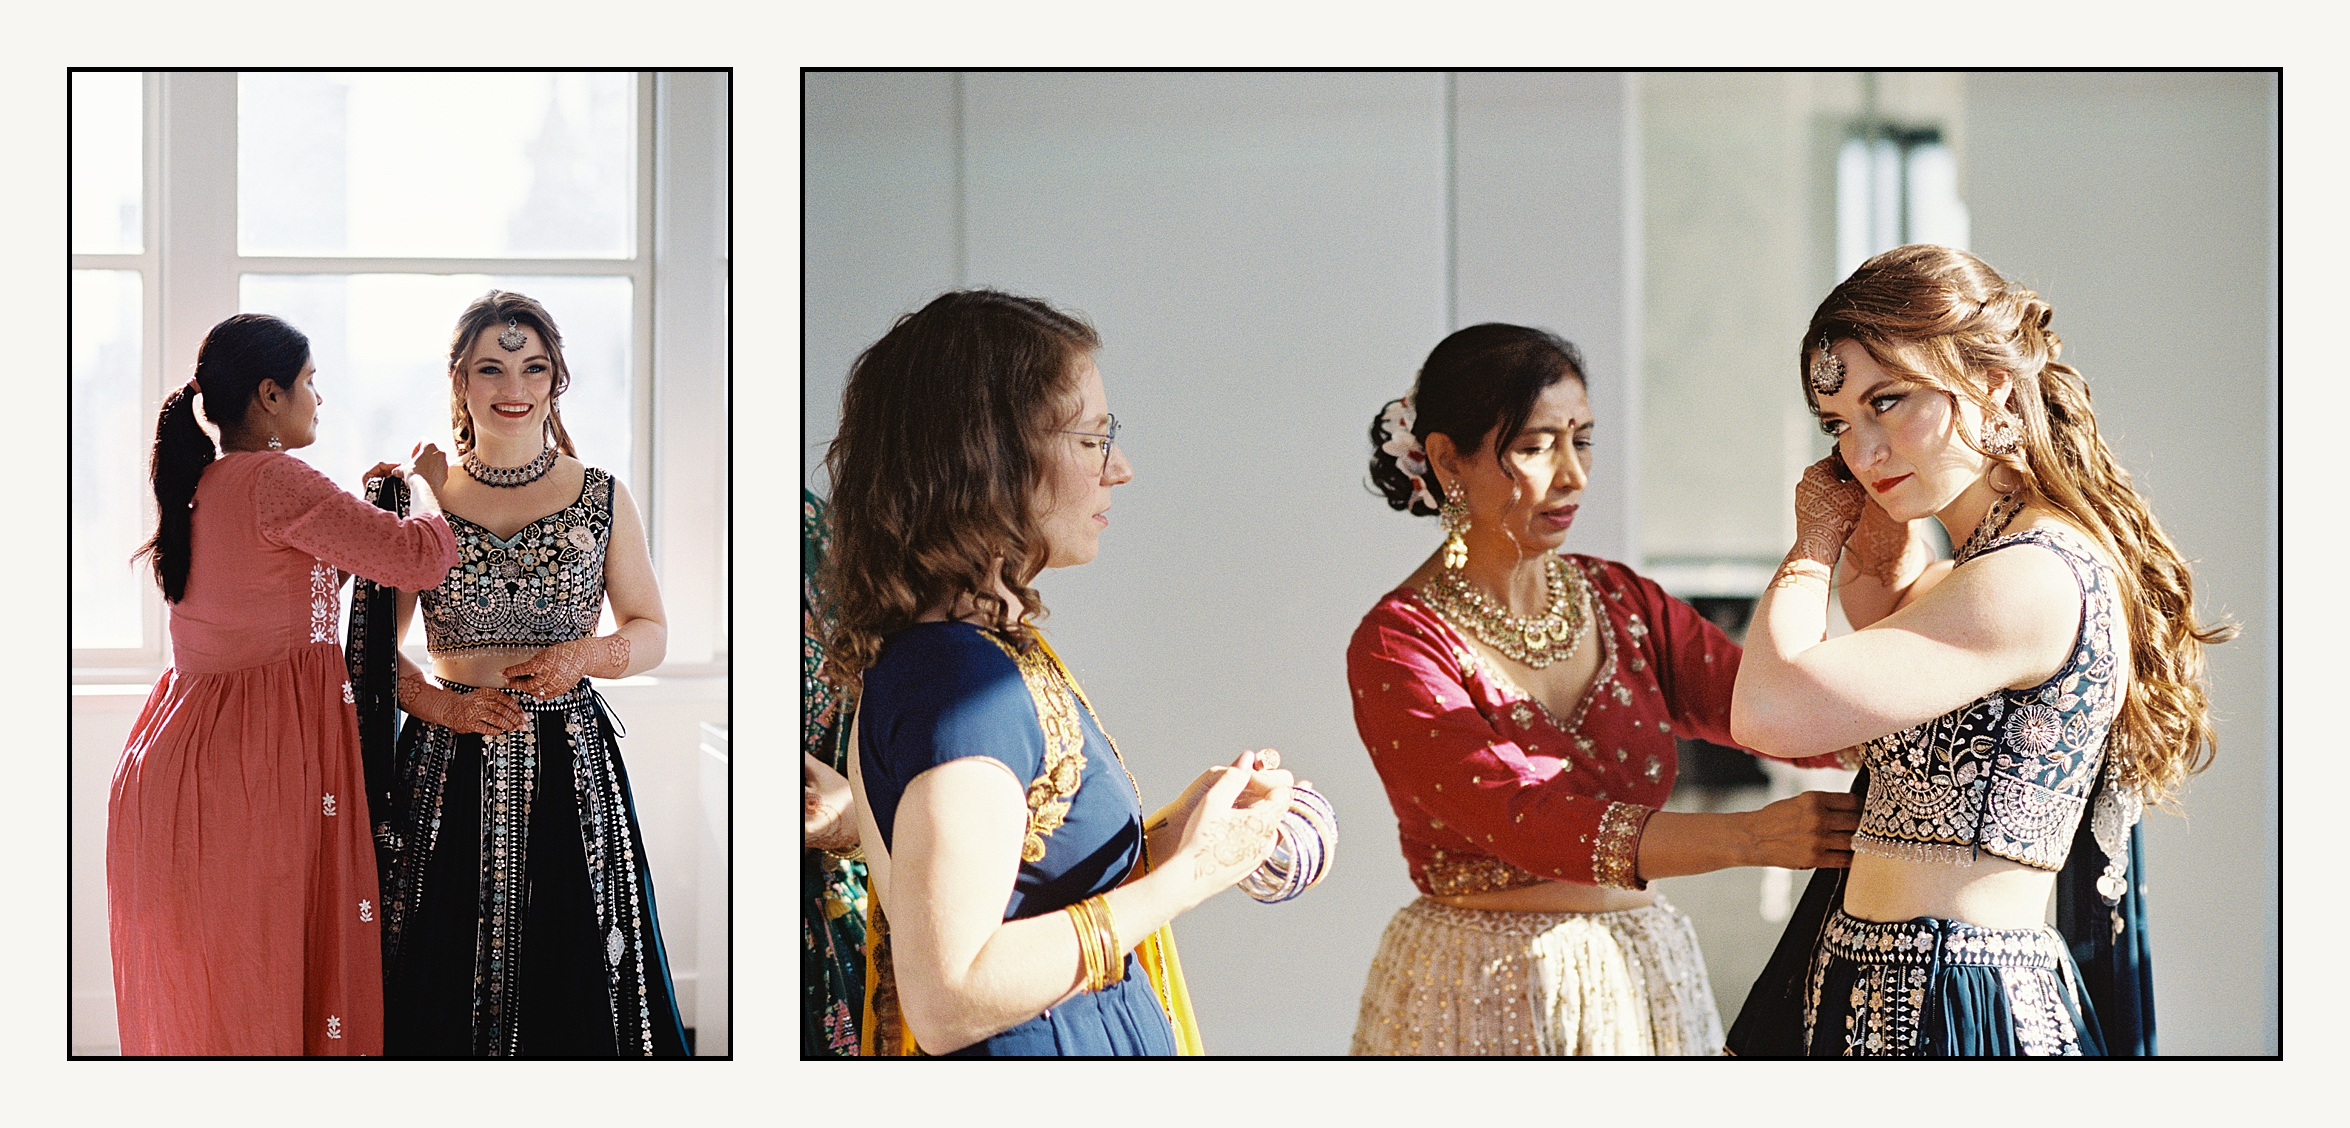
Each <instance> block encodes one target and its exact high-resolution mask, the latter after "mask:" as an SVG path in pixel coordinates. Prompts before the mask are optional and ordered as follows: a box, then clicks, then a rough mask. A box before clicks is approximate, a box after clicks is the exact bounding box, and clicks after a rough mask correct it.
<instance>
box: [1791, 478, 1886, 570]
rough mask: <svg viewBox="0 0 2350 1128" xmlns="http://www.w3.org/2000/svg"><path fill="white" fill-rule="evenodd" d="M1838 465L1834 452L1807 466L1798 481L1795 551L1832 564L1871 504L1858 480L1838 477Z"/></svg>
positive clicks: (1796, 488) (1796, 484) (1796, 489)
mask: <svg viewBox="0 0 2350 1128" xmlns="http://www.w3.org/2000/svg"><path fill="white" fill-rule="evenodd" d="M1836 466H1837V463H1836V456H1835V455H1833V454H1831V455H1829V456H1828V457H1826V458H1823V459H1821V460H1819V461H1818V462H1814V463H1812V464H1811V465H1809V466H1806V467H1804V469H1803V479H1802V480H1801V481H1799V482H1797V483H1795V549H1796V552H1795V554H1796V555H1799V556H1803V557H1805V558H1808V559H1812V560H1817V561H1819V562H1820V563H1822V564H1826V565H1829V566H1830V567H1834V566H1835V563H1836V554H1837V552H1838V551H1839V550H1841V549H1842V548H1843V547H1844V541H1845V538H1847V537H1849V536H1851V535H1852V527H1853V526H1854V525H1856V524H1858V523H1859V522H1860V511H1861V507H1862V506H1863V505H1866V504H1868V494H1866V493H1865V492H1863V491H1862V490H1861V486H1860V483H1859V482H1847V481H1839V480H1838V479H1837V477H1836Z"/></svg>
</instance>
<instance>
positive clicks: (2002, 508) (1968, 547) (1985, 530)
mask: <svg viewBox="0 0 2350 1128" xmlns="http://www.w3.org/2000/svg"><path fill="white" fill-rule="evenodd" d="M2023 508H2024V501H2023V496H2022V495H2021V494H2005V495H2002V496H2001V497H2000V499H1999V500H1997V501H1994V502H1992V503H1991V508H1990V509H1988V510H1986V511H1984V513H1983V523H1982V524H1980V525H1977V526H1975V535H1973V536H1971V537H1968V538H1967V539H1966V543H1965V544H1962V545H1960V546H1958V551H1957V552H1954V553H1952V554H1951V555H1950V562H1951V566H1953V567H1956V566H1958V565H1960V564H1964V563H1966V562H1967V561H1969V560H1972V559H1974V558H1975V555H1976V554H1977V553H1979V552H1981V551H1983V548H1984V546H1986V545H1988V544H1990V543H1991V540H1992V538H1994V537H1997V536H1998V535H1999V534H2001V533H2003V532H2006V531H2007V525H2008V522H2010V521H2013V520H2015V515H2016V514H2018V513H2021V512H2023Z"/></svg>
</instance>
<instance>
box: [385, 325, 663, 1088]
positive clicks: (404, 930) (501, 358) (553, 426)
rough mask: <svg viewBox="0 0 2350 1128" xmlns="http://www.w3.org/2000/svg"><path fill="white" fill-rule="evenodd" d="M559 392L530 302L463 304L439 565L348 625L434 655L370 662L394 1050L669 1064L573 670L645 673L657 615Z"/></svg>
mask: <svg viewBox="0 0 2350 1128" xmlns="http://www.w3.org/2000/svg"><path fill="white" fill-rule="evenodd" d="M570 382H571V374H570V370H569V368H568V367H567V366H566V365H565V363H564V359H563V339H562V335H561V334H560V333H559V332H558V331H557V330H556V328H555V321H554V318H553V317H551V316H549V315H548V313H547V311H546V309H545V308H544V307H542V306H540V305H539V303H537V302H535V301H532V300H531V299H529V298H527V297H524V296H522V295H520V294H514V293H508V292H505V291H500V290H492V291H490V292H489V293H487V294H484V295H483V296H481V297H480V298H477V299H475V300H474V301H473V303H472V304H470V305H468V306H467V307H466V309H465V311H464V313H463V314H461V315H460V316H459V317H458V320H457V327H456V331H455V333H454V334H452V335H451V338H450V342H449V414H450V429H451V430H452V432H454V435H455V438H456V444H457V449H458V451H459V452H461V453H462V454H463V455H464V458H463V467H462V469H463V473H462V474H457V473H452V474H450V475H449V484H448V489H447V491H446V492H445V493H444V495H443V502H444V504H445V505H446V507H447V508H446V511H447V513H448V517H449V524H450V527H451V529H452V531H453V532H454V533H455V535H456V540H457V551H458V564H457V567H456V568H455V569H453V570H452V571H450V573H449V575H448V577H447V578H446V579H444V580H442V581H441V582H440V583H439V584H437V585H432V586H429V587H427V588H425V589H423V590H408V589H402V590H400V591H399V592H398V594H397V596H396V598H394V599H390V600H371V603H373V604H374V606H375V607H376V608H377V609H382V608H383V605H384V604H385V603H390V604H391V608H390V609H391V610H392V613H393V618H394V623H393V624H385V623H383V622H381V621H380V619H377V618H375V616H374V615H373V614H372V613H371V614H370V615H368V616H366V617H364V618H362V617H360V616H354V622H353V627H352V634H353V649H354V650H361V651H363V652H364V651H366V650H367V649H368V648H370V647H386V648H388V647H391V646H392V645H393V644H394V642H395V640H397V639H398V638H400V637H402V636H404V635H406V633H407V626H408V623H409V621H410V619H411V618H412V617H413V616H414V615H415V614H416V613H417V612H418V611H419V610H421V611H422V612H423V615H424V638H425V649H426V650H427V651H428V652H429V654H430V655H431V660H432V669H431V671H430V673H429V675H428V673H427V672H426V671H425V670H423V669H421V668H419V667H417V666H416V665H415V664H414V663H412V662H410V661H409V660H408V658H407V656H406V655H402V654H398V653H397V652H396V651H395V652H394V653H393V654H392V655H390V656H389V658H390V660H388V661H380V662H379V664H378V665H377V667H376V668H377V669H378V670H380V672H381V673H380V676H381V677H382V679H384V680H393V678H394V677H395V670H396V686H397V689H396V692H397V695H398V701H399V707H400V708H401V709H402V710H403V711H405V712H406V713H407V714H408V722H407V724H406V726H405V727H404V728H403V729H402V730H401V732H400V735H399V744H398V752H397V756H396V766H395V768H394V771H393V772H392V773H391V774H392V778H391V779H390V780H389V781H388V782H387V785H386V786H387V791H388V793H389V794H388V797H387V802H386V810H385V811H384V812H383V813H381V814H379V815H378V816H377V817H378V823H377V827H376V830H377V834H378V836H379V841H380V844H381V846H382V847H383V851H384V856H385V879H384V891H383V895H384V932H385V942H384V954H385V968H384V975H385V982H386V999H385V1004H386V1014H385V1029H386V1043H387V1049H388V1052H390V1053H391V1054H393V1055H395V1056H406V1057H560V1058H608V1057H681V1056H684V1054H685V1033H684V1027H683V1026H682V1024H681V1023H680V1022H679V1020H678V1011H677V1003H676V999H675V995H674V994H673V992H672V991H671V988H670V980H669V963H668V957H667V955H666V953H665V951H664V949H663V947H662V942H661V929H660V917H659V914H658V913H657V912H656V911H655V906H654V901H653V880H652V869H651V866H650V864H649V862H648V861H647V857H646V854H645V844H644V835H643V834H642V832H641V831H640V830H639V829H638V824H637V817H636V803H635V800H634V798H633V796H632V794H631V792H630V788H629V781H628V773H627V770H626V769H625V768H624V767H623V765H622V763H621V758H620V746H619V739H618V738H619V731H620V730H619V726H618V725H617V724H616V723H615V722H614V720H613V718H612V715H611V711H610V709H609V708H608V707H607V706H606V705H605V704H604V700H603V697H602V695H600V694H598V693H597V692H596V691H595V688H594V682H593V681H592V680H591V679H613V678H624V677H628V676H629V675H631V674H638V673H643V672H645V671H647V670H650V669H653V668H654V667H656V666H659V665H660V664H661V658H662V655H663V653H664V652H665V650H666V649H667V646H668V628H667V627H666V626H665V621H664V619H663V617H662V611H661V591H660V587H659V585H658V583H657V582H656V580H655V578H654V574H653V562H652V557H651V555H650V554H649V553H648V552H647V551H646V547H645V531H644V523H643V521H642V519H641V518H640V517H639V516H638V514H637V509H636V505H635V503H634V502H633V501H632V500H631V499H630V497H629V494H628V489H627V487H625V486H623V485H622V484H621V483H620V480H619V479H618V478H615V477H614V476H613V475H612V474H610V473H609V472H607V471H605V470H602V469H599V468H597V467H593V466H589V465H587V464H585V463H583V462H581V461H580V460H579V458H578V457H577V455H576V454H575V452H574V451H573V449H572V445H571V438H570V436H569V434H567V433H566V432H565V431H564V429H563V417H562V414H561V412H560V410H559V404H558V401H559V400H560V398H561V396H562V394H563V392H564V390H565V388H567V387H568V386H569V385H570ZM607 601H609V603H610V606H611V612H612V621H613V624H614V629H613V630H612V632H611V633H609V634H601V635H599V634H597V633H596V628H597V626H598V623H599V619H600V617H601V615H602V613H603V611H604V609H605V605H606V603H607ZM387 627H389V629H386V628H387ZM364 661H365V657H364V653H363V658H362V662H363V664H364ZM389 691H391V687H389V686H370V687H369V698H370V699H374V698H376V697H378V696H380V695H382V694H384V693H386V692H389Z"/></svg>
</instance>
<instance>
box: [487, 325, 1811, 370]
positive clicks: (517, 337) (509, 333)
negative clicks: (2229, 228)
mask: <svg viewBox="0 0 2350 1128" xmlns="http://www.w3.org/2000/svg"><path fill="white" fill-rule="evenodd" d="M529 343H530V338H528V337H525V336H523V335H522V322H521V321H520V320H519V319H516V318H512V317H509V318H507V319H506V331H505V332H503V333H500V334H498V347H499V348H501V349H504V350H506V351H507V352H521V351H522V346H524V345H527V344H529ZM1814 379H1817V377H1814Z"/></svg>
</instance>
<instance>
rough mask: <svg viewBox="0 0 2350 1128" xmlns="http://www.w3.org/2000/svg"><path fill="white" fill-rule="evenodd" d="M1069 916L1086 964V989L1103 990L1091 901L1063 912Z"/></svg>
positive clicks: (1081, 957) (1079, 903)
mask: <svg viewBox="0 0 2350 1128" xmlns="http://www.w3.org/2000/svg"><path fill="white" fill-rule="evenodd" d="M1062 911H1063V912H1066V913H1068V914H1069V925H1070V927H1071V928H1074V929H1076V931H1077V955H1078V957H1079V958H1080V959H1082V960H1083V961H1084V962H1085V989H1086V990H1088V991H1099V990H1101V989H1102V960H1101V955H1100V953H1098V952H1096V951H1095V950H1094V930H1093V906H1092V903H1091V902H1090V901H1079V902H1077V903H1076V904H1074V905H1071V906H1069V907H1068V908H1066V909H1063V910H1062Z"/></svg>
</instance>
